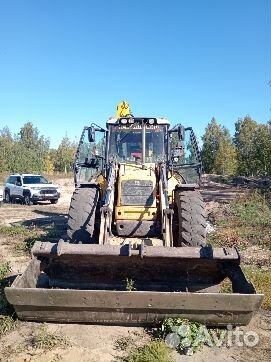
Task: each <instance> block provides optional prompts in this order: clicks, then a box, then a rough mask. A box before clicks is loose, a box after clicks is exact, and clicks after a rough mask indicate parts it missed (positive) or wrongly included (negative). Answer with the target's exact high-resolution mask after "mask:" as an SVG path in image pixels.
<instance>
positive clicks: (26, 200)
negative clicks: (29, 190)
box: [24, 194, 33, 206]
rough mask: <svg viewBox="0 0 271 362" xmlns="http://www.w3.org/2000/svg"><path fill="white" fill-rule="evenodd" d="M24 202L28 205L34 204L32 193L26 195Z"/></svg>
mask: <svg viewBox="0 0 271 362" xmlns="http://www.w3.org/2000/svg"><path fill="white" fill-rule="evenodd" d="M24 203H25V205H28V206H30V205H33V202H32V200H31V198H30V194H26V195H24Z"/></svg>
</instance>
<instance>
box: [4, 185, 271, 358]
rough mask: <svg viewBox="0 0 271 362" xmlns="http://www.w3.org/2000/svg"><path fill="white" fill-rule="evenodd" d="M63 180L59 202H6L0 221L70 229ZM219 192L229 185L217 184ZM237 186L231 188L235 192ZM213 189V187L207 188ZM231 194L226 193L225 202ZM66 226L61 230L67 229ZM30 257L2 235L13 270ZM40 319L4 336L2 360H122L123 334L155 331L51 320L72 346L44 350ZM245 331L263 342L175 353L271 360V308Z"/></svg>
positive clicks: (68, 188) (142, 336)
mask: <svg viewBox="0 0 271 362" xmlns="http://www.w3.org/2000/svg"><path fill="white" fill-rule="evenodd" d="M57 182H58V184H59V185H60V186H61V198H60V200H59V203H58V204H57V205H51V204H49V203H40V204H39V205H36V206H24V205H17V204H16V205H5V204H4V205H3V206H2V207H1V208H0V224H6V225H14V224H15V225H20V224H21V225H28V226H29V225H30V226H31V225H32V226H33V227H35V226H38V227H43V226H44V225H45V226H46V225H50V224H52V223H53V224H54V225H56V226H57V228H58V230H60V231H61V232H63V233H65V227H66V221H67V212H68V208H69V203H70V198H71V195H72V192H73V188H74V186H73V180H68V179H59V180H57ZM214 191H217V193H216V194H215V195H218V194H220V195H221V193H222V194H223V192H228V191H229V190H223V189H216V190H214ZM235 191H236V190H232V188H231V190H230V192H231V195H230V198H232V194H234V193H235ZM206 192H207V191H206ZM206 195H207V196H208V197H206V202H207V206H208V209H209V210H212V209H213V208H216V207H219V204H218V203H217V201H218V200H217V196H216V197H215V198H214V199H215V201H213V199H210V194H208V193H207V194H206ZM225 198H227V196H225V193H224V196H223V198H222V199H223V202H225ZM61 232H60V233H61ZM29 260H30V257H28V256H27V255H25V254H19V253H16V252H14V246H13V245H12V239H11V238H10V237H6V236H4V235H0V262H3V261H10V263H11V267H12V274H13V275H15V274H18V273H21V272H23V270H24V268H25V267H26V265H27V263H28V262H29ZM40 327H41V324H40V323H32V322H31V323H30V322H20V323H19V326H18V328H17V329H16V330H15V331H13V332H11V333H9V334H8V335H6V336H5V337H3V338H2V339H1V343H0V361H14V362H27V361H44V362H45V361H78V362H79V361H80V362H87V361H104V362H106V361H108V362H109V361H117V359H118V357H119V356H121V352H120V351H118V350H116V348H115V347H114V346H115V342H116V341H117V340H118V339H119V338H122V337H127V338H128V337H129V338H131V339H132V340H133V341H134V343H135V344H136V345H140V344H142V343H143V342H144V341H147V340H148V339H149V338H150V337H149V335H148V334H147V333H146V332H145V331H144V329H143V328H128V327H119V326H96V325H79V324H72V325H71V324H55V323H50V324H49V325H48V329H49V330H50V331H52V332H55V331H57V332H58V333H59V334H61V335H63V336H65V337H67V339H68V340H69V341H70V342H71V346H67V347H65V348H64V349H60V348H57V349H53V350H52V351H47V352H44V351H42V350H35V349H33V348H32V347H31V343H30V342H31V339H32V338H33V335H35V334H37V333H38V331H39V330H40ZM243 329H244V331H250V330H252V331H254V332H256V333H257V334H258V335H259V338H260V339H259V343H258V345H257V346H256V347H254V348H248V347H247V348H244V347H238V346H233V347H231V348H227V347H221V348H218V347H216V348H208V347H205V348H204V349H203V351H201V352H198V353H196V354H195V355H193V356H191V357H188V356H181V355H179V354H178V353H176V352H173V353H172V358H173V360H174V361H176V362H178V361H191V362H200V361H202V362H205V361H210V360H216V361H224V362H231V361H255V360H258V359H261V361H270V360H271V333H270V332H271V314H270V313H268V312H264V311H261V312H259V313H258V314H257V315H256V316H255V317H254V318H253V320H252V322H251V323H250V325H249V326H246V327H244V328H243Z"/></svg>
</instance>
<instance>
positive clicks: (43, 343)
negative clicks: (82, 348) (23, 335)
mask: <svg viewBox="0 0 271 362" xmlns="http://www.w3.org/2000/svg"><path fill="white" fill-rule="evenodd" d="M32 343H33V347H34V348H36V349H43V350H46V351H51V350H52V349H54V348H66V347H69V346H71V343H70V341H68V339H67V338H65V337H63V336H61V335H60V334H58V333H57V332H49V331H48V326H47V324H46V323H44V324H43V325H42V326H41V328H40V331H39V333H38V334H37V335H36V336H34V337H33V341H32Z"/></svg>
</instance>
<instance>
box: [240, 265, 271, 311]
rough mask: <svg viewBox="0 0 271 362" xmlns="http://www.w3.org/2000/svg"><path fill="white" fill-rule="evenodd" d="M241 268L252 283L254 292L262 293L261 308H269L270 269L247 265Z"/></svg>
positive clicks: (270, 304)
mask: <svg viewBox="0 0 271 362" xmlns="http://www.w3.org/2000/svg"><path fill="white" fill-rule="evenodd" d="M242 269H243V272H244V274H245V276H246V278H247V279H248V280H249V281H250V282H251V283H252V284H253V285H254V287H255V289H256V292H257V293H263V294H264V300H263V304H262V308H264V309H268V310H271V271H270V270H261V269H259V268H257V267H252V266H247V265H245V266H243V267H242Z"/></svg>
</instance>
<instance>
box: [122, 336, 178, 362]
mask: <svg viewBox="0 0 271 362" xmlns="http://www.w3.org/2000/svg"><path fill="white" fill-rule="evenodd" d="M170 352H171V351H170V349H169V348H168V347H167V346H166V344H165V343H164V342H163V341H151V342H150V343H148V344H146V345H145V346H143V347H138V348H136V349H133V350H132V351H131V352H130V353H129V355H128V356H125V357H123V358H122V359H121V361H122V362H170V361H171V358H170Z"/></svg>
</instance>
